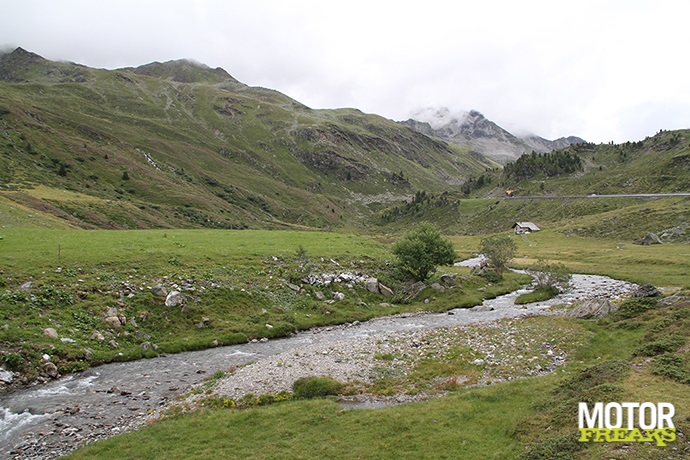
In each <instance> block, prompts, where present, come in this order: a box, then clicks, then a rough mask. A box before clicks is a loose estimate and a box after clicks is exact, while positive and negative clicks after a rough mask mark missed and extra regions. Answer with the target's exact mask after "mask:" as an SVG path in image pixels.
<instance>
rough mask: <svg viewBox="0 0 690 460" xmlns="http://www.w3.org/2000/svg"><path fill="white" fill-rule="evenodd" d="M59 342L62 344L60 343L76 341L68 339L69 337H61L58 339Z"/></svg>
mask: <svg viewBox="0 0 690 460" xmlns="http://www.w3.org/2000/svg"><path fill="white" fill-rule="evenodd" d="M60 342H62V343H77V341H76V340H74V339H70V338H69V337H62V338H61V339H60Z"/></svg>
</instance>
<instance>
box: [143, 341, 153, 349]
mask: <svg viewBox="0 0 690 460" xmlns="http://www.w3.org/2000/svg"><path fill="white" fill-rule="evenodd" d="M141 348H143V349H144V350H150V349H151V342H142V344H141Z"/></svg>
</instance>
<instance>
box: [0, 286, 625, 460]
mask: <svg viewBox="0 0 690 460" xmlns="http://www.w3.org/2000/svg"><path fill="white" fill-rule="evenodd" d="M571 284H572V287H571V289H570V290H569V291H568V292H567V293H565V294H562V295H560V296H558V297H556V298H554V299H551V300H550V301H547V302H541V303H533V304H529V305H527V306H516V305H515V303H514V300H515V298H516V297H517V296H518V295H519V294H521V293H523V292H527V291H526V290H520V291H516V292H513V293H510V294H507V295H504V296H500V297H497V298H495V299H491V300H486V301H484V304H483V305H484V306H488V307H493V310H490V311H478V310H472V309H455V310H451V311H449V312H448V313H442V314H404V315H399V316H394V317H385V318H377V319H373V320H370V321H367V322H364V323H353V324H348V325H342V326H333V327H324V328H317V329H313V330H309V331H305V332H301V333H298V334H296V335H294V336H291V337H287V338H283V339H277V340H270V341H265V342H254V343H246V344H241V345H234V346H228V347H219V348H214V349H209V350H203V351H196V352H188V353H180V354H176V355H168V356H160V357H157V358H153V359H148V360H140V361H134V362H126V363H114V364H107V365H103V366H99V367H96V368H93V369H89V370H87V371H85V372H82V373H79V374H74V375H70V376H67V377H64V378H62V379H59V380H56V381H53V382H51V383H48V384H44V385H37V386H35V387H33V388H29V389H25V390H21V391H18V392H15V393H12V394H9V395H5V396H4V397H2V398H0V458H2V459H5V458H6V459H10V458H22V459H26V458H41V459H47V458H55V457H58V456H60V455H64V454H66V453H67V452H69V451H71V450H73V449H75V448H77V447H79V446H82V445H84V444H85V443H88V442H92V441H94V440H97V439H102V438H106V437H110V436H113V435H115V434H118V433H121V432H123V431H126V430H127V429H131V428H135V427H138V426H140V425H141V424H143V423H144V422H145V420H146V416H147V415H148V414H149V413H151V412H153V411H155V410H157V409H160V408H161V407H162V406H164V405H165V404H167V403H168V402H170V401H171V400H174V398H175V396H176V395H179V394H181V393H183V392H185V391H186V390H188V389H189V388H190V387H191V386H193V385H196V384H199V383H201V382H202V381H203V380H204V378H206V377H208V376H210V375H213V373H214V372H216V371H218V370H227V369H228V368H230V367H232V366H239V365H242V364H246V363H249V362H260V361H261V359H262V358H265V357H270V356H273V355H276V354H278V353H283V352H287V351H292V350H295V351H296V350H299V349H300V347H306V346H310V345H313V344H327V343H329V342H338V343H340V344H343V343H344V344H347V342H348V341H355V340H358V339H361V338H363V337H375V336H381V335H385V334H392V333H396V332H403V331H409V330H414V329H433V328H439V327H447V326H456V325H463V324H469V323H477V322H487V321H493V320H497V319H502V318H515V317H520V316H524V315H534V314H539V313H540V312H542V311H543V310H545V309H547V308H548V307H550V306H552V305H557V304H561V303H566V302H573V301H576V300H578V299H583V298H588V297H603V296H608V297H615V296H618V295H621V294H623V293H625V292H629V290H630V289H632V287H634V286H633V285H631V284H630V283H625V282H621V281H617V280H613V279H611V278H607V277H603V276H594V275H575V276H574V277H573V282H572V283H571ZM479 310H489V309H488V308H484V309H479Z"/></svg>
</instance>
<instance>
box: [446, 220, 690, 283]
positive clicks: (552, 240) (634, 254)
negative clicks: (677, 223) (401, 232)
mask: <svg viewBox="0 0 690 460" xmlns="http://www.w3.org/2000/svg"><path fill="white" fill-rule="evenodd" d="M513 238H514V239H515V242H516V243H517V245H518V253H517V257H516V258H515V259H514V260H513V265H514V266H516V267H519V268H524V267H527V266H529V265H531V264H533V263H535V262H536V261H537V260H538V259H543V260H545V261H548V262H554V263H563V264H564V265H566V266H567V267H568V268H569V269H570V271H571V272H573V273H584V274H598V275H607V276H610V277H612V278H616V279H623V280H627V281H631V282H634V283H638V284H653V285H655V286H658V287H669V288H674V287H676V288H678V287H680V288H685V289H687V288H690V246H689V245H687V244H681V243H677V244H660V245H650V246H641V245H637V244H632V243H631V242H630V241H628V240H615V239H599V238H586V237H577V236H567V235H565V234H563V233H560V232H556V231H553V230H545V231H541V232H537V233H532V234H531V235H525V236H513ZM450 239H451V240H452V241H453V242H454V243H455V247H456V248H457V252H458V253H459V254H460V255H461V256H467V257H470V256H472V255H473V254H475V253H476V248H477V247H478V241H479V239H480V237H464V236H454V237H451V238H450Z"/></svg>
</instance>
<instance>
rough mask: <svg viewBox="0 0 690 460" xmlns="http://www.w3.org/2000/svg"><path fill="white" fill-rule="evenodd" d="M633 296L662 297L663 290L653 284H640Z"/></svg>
mask: <svg viewBox="0 0 690 460" xmlns="http://www.w3.org/2000/svg"><path fill="white" fill-rule="evenodd" d="M632 296H633V297H661V292H660V291H659V290H658V289H657V288H656V287H654V286H652V285H651V284H645V285H644V286H639V287H638V288H637V289H635V290H634V291H633V292H632Z"/></svg>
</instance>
